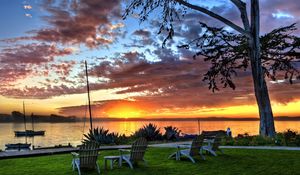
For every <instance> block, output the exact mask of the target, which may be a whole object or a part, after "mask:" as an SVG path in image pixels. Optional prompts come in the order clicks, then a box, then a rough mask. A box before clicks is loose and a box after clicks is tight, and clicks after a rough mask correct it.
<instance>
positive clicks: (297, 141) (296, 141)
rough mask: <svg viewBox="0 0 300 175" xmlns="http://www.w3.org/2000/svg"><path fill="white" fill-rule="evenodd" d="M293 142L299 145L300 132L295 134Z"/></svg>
mask: <svg viewBox="0 0 300 175" xmlns="http://www.w3.org/2000/svg"><path fill="white" fill-rule="evenodd" d="M295 144H296V145H297V146H300V134H298V135H297V136H296V138H295Z"/></svg>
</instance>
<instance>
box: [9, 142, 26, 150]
mask: <svg viewBox="0 0 300 175" xmlns="http://www.w3.org/2000/svg"><path fill="white" fill-rule="evenodd" d="M30 146H31V144H30V143H13V144H5V147H6V150H22V149H30Z"/></svg>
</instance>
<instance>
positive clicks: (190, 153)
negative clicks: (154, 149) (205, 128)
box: [169, 135, 205, 163]
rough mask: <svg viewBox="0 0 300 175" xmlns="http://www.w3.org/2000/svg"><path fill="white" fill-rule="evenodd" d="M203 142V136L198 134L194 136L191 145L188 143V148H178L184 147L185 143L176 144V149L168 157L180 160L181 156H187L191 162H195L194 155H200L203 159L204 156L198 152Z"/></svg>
mask: <svg viewBox="0 0 300 175" xmlns="http://www.w3.org/2000/svg"><path fill="white" fill-rule="evenodd" d="M202 144H203V136H202V135H199V136H197V137H195V138H194V139H193V141H192V145H189V148H188V149H183V150H180V148H181V147H186V146H187V145H185V146H184V145H182V146H180V145H179V146H178V147H177V148H178V150H177V151H176V152H174V153H173V154H171V155H170V156H169V159H170V158H172V157H175V158H176V160H180V158H181V157H182V156H184V157H187V158H189V159H190V160H191V161H192V162H193V163H195V160H194V157H195V156H197V155H200V156H201V158H202V159H203V160H205V157H204V156H203V155H202V153H201V152H200V149H201V147H202Z"/></svg>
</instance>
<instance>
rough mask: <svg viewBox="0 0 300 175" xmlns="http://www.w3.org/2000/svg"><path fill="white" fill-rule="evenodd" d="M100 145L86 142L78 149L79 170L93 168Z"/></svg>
mask: <svg viewBox="0 0 300 175" xmlns="http://www.w3.org/2000/svg"><path fill="white" fill-rule="evenodd" d="M99 147H100V145H99V144H98V143H96V142H87V143H85V144H83V145H81V146H80V148H79V159H80V168H90V169H92V168H95V165H96V162H97V158H98V150H99Z"/></svg>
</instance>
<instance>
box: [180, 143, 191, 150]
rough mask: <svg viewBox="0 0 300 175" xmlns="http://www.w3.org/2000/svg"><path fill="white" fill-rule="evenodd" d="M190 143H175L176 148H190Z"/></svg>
mask: <svg viewBox="0 0 300 175" xmlns="http://www.w3.org/2000/svg"><path fill="white" fill-rule="evenodd" d="M191 146H192V145H191V144H180V145H177V148H178V149H179V148H190V147H191Z"/></svg>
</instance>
